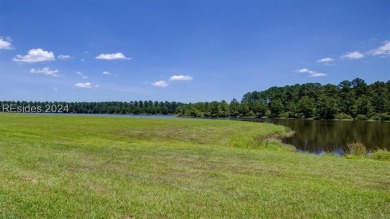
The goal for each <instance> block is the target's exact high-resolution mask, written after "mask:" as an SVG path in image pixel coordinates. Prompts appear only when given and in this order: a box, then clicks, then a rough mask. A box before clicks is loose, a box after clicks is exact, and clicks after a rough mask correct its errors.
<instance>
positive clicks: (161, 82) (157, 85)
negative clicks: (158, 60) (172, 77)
mask: <svg viewBox="0 0 390 219" xmlns="http://www.w3.org/2000/svg"><path fill="white" fill-rule="evenodd" d="M152 85H153V86H156V87H167V86H168V83H167V82H166V81H156V82H154V83H153V84H152Z"/></svg>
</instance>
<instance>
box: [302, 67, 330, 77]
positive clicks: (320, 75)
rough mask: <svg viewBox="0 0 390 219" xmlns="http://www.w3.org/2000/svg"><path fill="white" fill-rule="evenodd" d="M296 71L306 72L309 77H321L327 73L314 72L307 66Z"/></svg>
mask: <svg viewBox="0 0 390 219" xmlns="http://www.w3.org/2000/svg"><path fill="white" fill-rule="evenodd" d="M296 72H299V73H307V74H308V76H309V77H323V76H326V75H327V74H325V73H321V72H316V71H313V70H310V69H307V68H301V69H299V70H296Z"/></svg>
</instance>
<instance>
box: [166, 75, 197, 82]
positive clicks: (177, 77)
mask: <svg viewBox="0 0 390 219" xmlns="http://www.w3.org/2000/svg"><path fill="white" fill-rule="evenodd" d="M169 80H170V81H188V80H192V77H191V76H189V75H174V76H172V77H171V78H169Z"/></svg>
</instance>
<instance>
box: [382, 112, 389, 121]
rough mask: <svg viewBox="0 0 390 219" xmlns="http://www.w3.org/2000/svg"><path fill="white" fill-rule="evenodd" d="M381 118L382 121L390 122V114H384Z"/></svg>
mask: <svg viewBox="0 0 390 219" xmlns="http://www.w3.org/2000/svg"><path fill="white" fill-rule="evenodd" d="M380 117H381V120H390V115H389V113H382V114H381V115H380Z"/></svg>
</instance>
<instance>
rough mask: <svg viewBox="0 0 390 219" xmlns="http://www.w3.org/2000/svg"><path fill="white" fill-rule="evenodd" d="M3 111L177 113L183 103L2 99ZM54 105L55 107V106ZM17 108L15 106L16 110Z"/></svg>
mask: <svg viewBox="0 0 390 219" xmlns="http://www.w3.org/2000/svg"><path fill="white" fill-rule="evenodd" d="M0 103H1V105H2V106H1V107H2V109H1V112H7V111H10V109H11V106H12V107H16V106H30V109H31V107H33V106H34V107H36V108H38V107H39V108H40V109H41V110H42V112H46V109H49V110H48V111H49V112H52V111H53V110H52V108H56V109H57V110H58V109H59V106H62V110H61V111H62V112H64V113H88V114H92V113H93V114H163V115H167V114H175V112H176V108H177V107H178V106H179V105H182V103H178V102H168V101H165V102H157V101H154V102H153V101H130V102H48V101H46V102H32V101H30V102H27V101H1V102H0ZM53 106H54V107H53ZM16 110H17V109H15V108H14V111H16Z"/></svg>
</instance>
